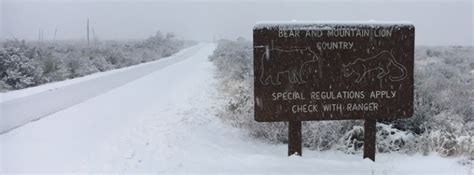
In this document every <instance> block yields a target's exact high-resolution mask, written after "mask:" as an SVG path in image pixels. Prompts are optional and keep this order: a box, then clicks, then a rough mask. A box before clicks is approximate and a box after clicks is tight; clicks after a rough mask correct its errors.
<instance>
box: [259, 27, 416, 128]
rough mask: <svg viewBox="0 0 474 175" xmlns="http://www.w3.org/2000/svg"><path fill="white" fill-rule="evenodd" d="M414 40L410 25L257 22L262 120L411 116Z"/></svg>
mask: <svg viewBox="0 0 474 175" xmlns="http://www.w3.org/2000/svg"><path fill="white" fill-rule="evenodd" d="M414 37H415V27H414V26H413V25H412V24H408V23H375V22H374V23H371V22H367V23H297V22H296V23H292V22H289V23H259V24H257V25H256V26H255V27H254V30H253V43H254V77H255V79H254V88H255V89H254V92H255V96H254V101H255V120H256V121H261V122H272V121H306V120H344V119H397V118H407V117H410V116H411V115H412V114H413V65H414V40H415V39H414Z"/></svg>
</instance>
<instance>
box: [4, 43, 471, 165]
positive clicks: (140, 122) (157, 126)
mask: <svg viewBox="0 0 474 175" xmlns="http://www.w3.org/2000/svg"><path fill="white" fill-rule="evenodd" d="M214 48H215V45H213V44H201V45H198V46H196V49H194V50H192V51H191V52H190V53H189V54H187V55H186V58H184V59H183V60H182V61H179V62H176V63H174V64H171V65H168V66H166V67H163V68H162V69H159V70H156V71H154V72H153V73H150V74H148V75H146V76H144V77H142V78H140V79H138V80H135V81H133V82H130V83H128V84H125V85H123V86H121V87H118V88H115V89H113V90H110V91H108V92H106V93H103V94H101V95H99V96H96V97H94V98H91V99H89V100H87V101H85V102H83V103H80V104H77V105H74V106H72V107H69V108H67V109H65V110H62V111H59V112H57V113H54V114H52V115H50V116H48V117H45V118H43V119H41V120H38V121H36V122H32V123H30V124H28V125H25V126H23V127H20V128H17V129H15V130H12V131H10V132H8V133H6V134H4V135H1V136H0V139H1V149H0V150H1V152H0V157H1V159H0V161H1V162H0V166H1V167H0V172H7V173H17V172H26V173H28V172H29V173H33V172H34V173H38V172H44V173H64V172H76V173H87V172H101V173H159V174H161V173H171V174H175V173H204V174H210V173H225V172H230V173H234V174H241V173H256V174H262V173H265V172H267V173H268V172H274V173H282V174H288V173H290V174H291V173H304V174H467V173H468V172H469V171H472V169H471V170H469V169H467V167H465V166H464V167H463V166H461V165H459V164H457V163H456V160H457V159H445V158H440V157H439V156H435V155H432V156H420V155H415V156H407V155H403V154H378V155H377V162H376V163H372V162H370V161H367V160H362V158H361V157H362V156H361V155H346V154H343V153H341V152H336V151H327V152H317V151H310V150H304V157H302V158H300V157H290V158H288V157H287V156H286V155H285V154H286V151H287V150H286V149H287V147H286V145H283V144H278V145H274V144H269V143H263V142H260V141H256V140H253V139H251V138H248V137H247V136H246V135H245V133H244V132H243V131H241V130H238V129H235V128H232V127H230V126H228V125H225V124H222V123H221V122H220V121H219V120H217V118H216V117H214V116H213V115H214V111H216V110H215V108H217V107H219V104H218V102H217V101H216V100H214V99H215V98H214V97H215V95H217V94H216V92H215V88H214V87H215V83H216V82H215V80H214V78H213V71H214V67H213V65H212V63H211V62H209V61H208V58H207V57H208V55H210V54H212V51H213V50H214Z"/></svg>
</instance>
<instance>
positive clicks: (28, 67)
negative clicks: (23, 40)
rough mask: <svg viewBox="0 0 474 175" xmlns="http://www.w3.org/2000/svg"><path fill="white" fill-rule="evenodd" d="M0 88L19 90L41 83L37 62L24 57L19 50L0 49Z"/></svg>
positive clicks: (11, 48)
mask: <svg viewBox="0 0 474 175" xmlns="http://www.w3.org/2000/svg"><path fill="white" fill-rule="evenodd" d="M0 70H1V72H0V82H1V83H0V84H1V86H0V87H3V88H5V89H21V88H27V87H31V86H35V85H37V84H39V83H40V82H41V77H40V75H41V74H42V72H43V71H42V69H41V67H39V64H38V62H36V61H35V60H32V59H29V58H28V57H26V56H25V54H24V52H23V51H22V50H21V49H20V48H13V47H7V48H0Z"/></svg>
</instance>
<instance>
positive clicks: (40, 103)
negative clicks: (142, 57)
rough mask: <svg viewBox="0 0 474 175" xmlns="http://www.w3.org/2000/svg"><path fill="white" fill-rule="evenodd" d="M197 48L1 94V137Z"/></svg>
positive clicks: (137, 76)
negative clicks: (129, 65) (149, 60)
mask: <svg viewBox="0 0 474 175" xmlns="http://www.w3.org/2000/svg"><path fill="white" fill-rule="evenodd" d="M196 49H197V47H192V48H188V49H184V50H183V51H181V52H179V53H177V54H175V55H173V56H171V57H168V58H162V59H160V60H157V61H152V62H148V63H143V64H140V65H136V66H131V67H127V68H123V69H118V70H112V71H108V72H102V73H96V74H93V75H89V76H85V77H81V78H77V79H71V80H67V81H61V82H56V83H50V84H45V85H42V86H37V87H32V88H27V89H22V90H17V91H11V92H7V93H3V94H0V95H1V96H2V97H1V99H0V109H1V110H0V111H1V115H0V121H2V122H1V123H0V134H1V133H4V132H7V131H9V130H11V129H14V128H16V127H19V126H22V125H24V124H27V123H28V122H31V121H35V120H38V119H40V118H42V117H44V116H47V115H50V114H53V113H55V112H57V111H60V110H62V109H65V108H68V107H70V106H73V105H76V104H78V103H81V102H83V101H84V100H87V99H89V98H92V97H95V96H97V95H99V94H102V93H104V92H107V91H109V90H111V89H113V88H116V87H119V86H121V85H123V84H126V83H129V82H131V81H133V80H135V79H138V78H140V77H142V76H144V75H147V74H149V73H151V72H153V71H155V70H157V69H162V68H163V67H166V66H167V65H170V64H173V63H176V62H178V61H181V60H183V59H184V58H186V57H187V56H189V55H187V54H188V53H189V52H193V50H196Z"/></svg>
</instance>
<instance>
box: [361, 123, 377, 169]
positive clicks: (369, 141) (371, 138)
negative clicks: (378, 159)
mask: <svg viewBox="0 0 474 175" xmlns="http://www.w3.org/2000/svg"><path fill="white" fill-rule="evenodd" d="M375 124H376V120H375V119H366V120H365V122H364V159H365V158H369V159H371V160H372V161H374V162H375V150H376V145H375V135H376V131H377V128H376V126H375Z"/></svg>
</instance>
